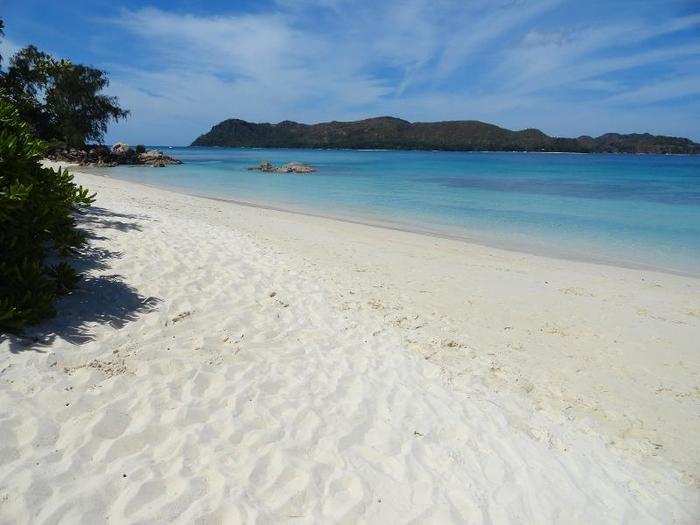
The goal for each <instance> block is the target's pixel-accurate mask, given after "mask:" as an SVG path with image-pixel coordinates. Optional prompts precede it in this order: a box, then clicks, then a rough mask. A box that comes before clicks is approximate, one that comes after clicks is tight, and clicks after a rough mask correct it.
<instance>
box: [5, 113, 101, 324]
mask: <svg viewBox="0 0 700 525" xmlns="http://www.w3.org/2000/svg"><path fill="white" fill-rule="evenodd" d="M44 149H45V145H44V144H43V143H42V142H41V141H39V140H37V139H36V138H34V137H33V136H32V134H31V130H30V128H29V126H28V125H27V124H26V123H25V122H23V121H22V120H21V119H20V116H19V113H18V112H17V110H16V109H15V108H13V107H12V106H11V105H10V104H8V103H7V102H6V101H4V100H0V332H19V331H20V330H21V329H22V328H23V327H24V326H25V325H27V324H34V323H37V322H39V321H40V320H42V319H44V318H46V317H50V316H52V315H53V314H54V313H55V311H54V306H53V303H54V301H55V299H56V297H57V296H58V295H60V294H63V293H66V292H68V291H69V290H70V289H71V288H72V287H73V286H74V285H75V283H76V282H77V274H76V273H75V271H74V270H73V269H72V268H71V267H70V266H69V265H68V263H67V262H65V261H61V258H62V257H66V256H70V255H73V254H75V253H76V251H77V250H78V248H80V246H82V245H83V243H84V242H85V236H84V234H83V233H82V232H81V231H80V230H79V229H78V228H77V227H76V221H75V216H74V215H75V212H76V211H77V210H78V209H79V208H80V207H83V206H88V205H90V204H91V203H92V201H93V196H91V195H89V194H88V191H87V190H86V189H85V188H82V187H80V186H77V185H76V184H75V183H74V182H73V177H72V176H71V175H70V174H69V173H68V172H67V171H65V170H59V171H57V172H56V171H54V170H52V169H50V168H45V167H42V165H41V163H40V159H41V158H42V156H43V155H44ZM49 260H51V261H53V263H52V264H50V263H49V262H48V261H49Z"/></svg>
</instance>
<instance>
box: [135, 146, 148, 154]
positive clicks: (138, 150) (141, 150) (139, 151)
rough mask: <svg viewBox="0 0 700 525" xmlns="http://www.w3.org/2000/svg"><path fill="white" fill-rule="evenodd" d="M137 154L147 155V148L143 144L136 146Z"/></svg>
mask: <svg viewBox="0 0 700 525" xmlns="http://www.w3.org/2000/svg"><path fill="white" fill-rule="evenodd" d="M136 153H139V154H140V153H146V146H144V145H143V144H138V145H137V146H136Z"/></svg>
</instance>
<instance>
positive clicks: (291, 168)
mask: <svg viewBox="0 0 700 525" xmlns="http://www.w3.org/2000/svg"><path fill="white" fill-rule="evenodd" d="M248 171H262V172H265V173H298V174H303V173H313V172H314V171H316V168H314V167H313V166H308V165H306V164H301V163H300V162H289V163H287V164H282V165H281V166H275V165H274V164H272V163H271V162H269V161H264V162H261V163H260V164H258V165H257V166H251V167H250V168H248Z"/></svg>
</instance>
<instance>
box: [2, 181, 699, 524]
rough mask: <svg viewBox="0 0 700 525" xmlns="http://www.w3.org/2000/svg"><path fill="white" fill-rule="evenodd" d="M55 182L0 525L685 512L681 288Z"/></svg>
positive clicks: (693, 338) (481, 519) (537, 519)
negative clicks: (62, 285)
mask: <svg viewBox="0 0 700 525" xmlns="http://www.w3.org/2000/svg"><path fill="white" fill-rule="evenodd" d="M76 178H77V180H78V182H80V183H81V184H84V185H87V186H89V187H90V188H91V189H92V190H94V191H97V193H98V199H97V202H96V204H95V207H94V208H93V209H92V210H90V211H89V212H88V213H87V214H86V215H85V216H84V217H83V219H82V223H83V225H84V227H86V228H87V229H88V230H89V231H90V232H91V240H90V247H89V249H88V257H87V258H86V259H85V260H84V261H83V262H82V263H81V267H82V268H83V269H84V270H85V271H86V275H87V276H86V279H85V280H84V282H83V284H82V286H81V287H80V289H78V290H77V291H75V292H74V293H73V294H72V295H70V296H69V297H66V298H65V299H63V300H62V302H61V304H60V307H61V310H62V312H64V313H62V314H61V315H59V316H58V317H57V318H56V319H54V320H52V321H49V322H47V323H44V324H43V325H40V326H38V327H36V328H33V329H32V330H29V331H28V332H27V334H26V336H25V337H23V338H16V337H12V338H4V339H3V338H2V337H0V523H29V522H31V523H57V522H64V523H76V522H82V523H107V522H109V523H125V522H126V523H152V522H161V523H169V522H173V521H179V522H187V523H189V522H195V521H196V522H199V523H238V522H243V523H253V522H256V523H276V522H286V521H290V522H292V521H293V522H295V523H297V522H298V523H356V522H365V523H407V522H415V523H465V522H467V523H621V522H629V523H694V522H697V520H698V517H700V489H699V485H698V478H699V475H700V466H699V463H700V446H699V445H698V442H700V440H698V439H697V436H698V430H699V429H700V428H699V424H698V421H699V418H700V410H699V407H700V403H699V402H698V401H699V398H700V389H699V388H698V385H699V379H698V372H699V371H700V356H699V353H698V340H700V280H698V279H694V278H691V277H683V276H676V275H670V274H665V273H655V272H650V271H641V270H634V269H625V268H618V267H613V266H605V265H596V264H591V263H584V262H574V261H566V260H561V259H554V258H547V257H540V256H536V255H530V254H523V253H518V252H510V251H506V250H499V249H495V248H489V247H483V246H478V245H475V244H469V243H465V242H460V241H456V240H449V239H442V238H437V237H430V236H426V235H419V234H413V233H407V232H397V231H393V230H389V229H383V228H376V227H371V226H365V225H359V224H352V223H347V222H340V221H335V220H330V219H324V218H319V217H310V216H304V215H299V214H292V213H287V212H281V211H275V210H269V209H264V208H259V207H250V206H241V205H237V204H232V203H225V202H220V201H215V200H210V199H204V198H199V197H192V196H187V195H182V194H178V193H174V192H169V191H166V190H161V189H155V188H150V187H145V186H142V185H137V184H133V183H127V182H123V181H117V180H114V179H109V178H106V177H99V176H95V175H88V174H77V175H76Z"/></svg>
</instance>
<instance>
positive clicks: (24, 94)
mask: <svg viewBox="0 0 700 525" xmlns="http://www.w3.org/2000/svg"><path fill="white" fill-rule="evenodd" d="M108 85H109V79H108V78H107V75H106V73H105V72H104V71H102V70H100V69H95V68H91V67H88V66H84V65H82V64H73V63H72V62H70V61H68V60H57V59H55V58H54V57H52V56H51V55H49V54H47V53H44V52H43V51H40V50H38V49H37V48H36V47H35V46H27V47H25V48H24V49H22V50H20V51H18V52H17V53H16V54H15V55H14V56H13V57H12V58H11V59H10V64H9V67H8V68H7V71H6V72H4V73H3V74H2V76H0V98H2V99H4V100H5V101H7V102H9V103H10V104H12V105H13V106H14V107H15V108H17V110H18V111H19V114H20V117H21V118H22V119H24V120H25V121H26V122H28V123H29V124H30V125H31V126H32V128H33V130H34V132H35V133H36V135H37V136H38V137H39V138H41V139H43V140H46V141H62V142H65V143H66V144H67V145H69V146H75V147H80V146H83V145H85V143H86V142H87V141H94V142H100V141H102V139H103V138H104V134H105V132H106V131H107V124H108V123H109V122H110V121H111V120H115V121H116V120H120V119H124V118H126V117H127V116H128V115H129V112H128V111H127V110H125V109H122V108H121V107H119V101H118V99H117V98H116V97H110V96H107V95H104V94H103V93H102V91H103V90H104V89H105V88H107V86H108Z"/></svg>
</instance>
